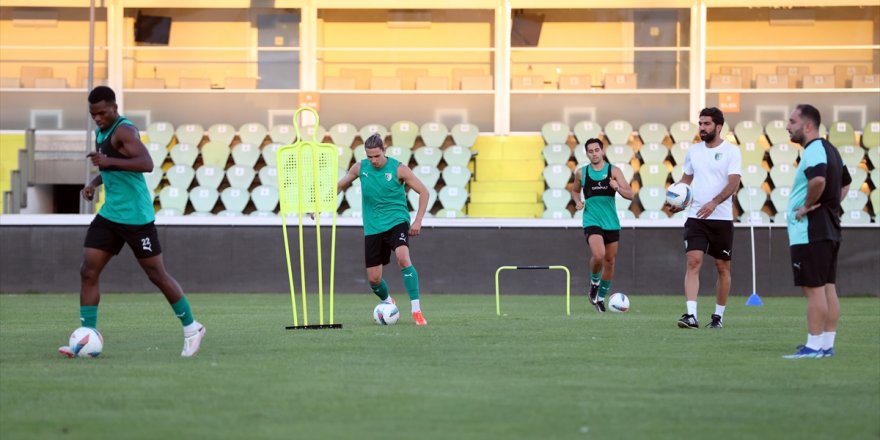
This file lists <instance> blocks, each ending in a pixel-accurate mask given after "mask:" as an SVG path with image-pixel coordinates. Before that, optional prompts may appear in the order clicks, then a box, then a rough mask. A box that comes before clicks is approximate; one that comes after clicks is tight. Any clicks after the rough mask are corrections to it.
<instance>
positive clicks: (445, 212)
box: [434, 209, 467, 218]
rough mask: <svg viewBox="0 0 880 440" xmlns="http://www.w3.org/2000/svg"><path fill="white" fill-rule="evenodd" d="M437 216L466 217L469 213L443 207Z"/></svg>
mask: <svg viewBox="0 0 880 440" xmlns="http://www.w3.org/2000/svg"><path fill="white" fill-rule="evenodd" d="M434 217H435V218H466V217H467V215H466V214H465V213H463V212H461V211H456V210H454V209H441V210H439V211H437V214H435V215H434Z"/></svg>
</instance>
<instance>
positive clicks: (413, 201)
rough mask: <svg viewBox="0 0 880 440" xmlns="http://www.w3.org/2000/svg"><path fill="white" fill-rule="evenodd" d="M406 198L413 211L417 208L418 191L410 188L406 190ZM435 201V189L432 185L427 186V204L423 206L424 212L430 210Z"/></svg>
mask: <svg viewBox="0 0 880 440" xmlns="http://www.w3.org/2000/svg"><path fill="white" fill-rule="evenodd" d="M406 200H407V201H408V202H409V206H410V207H411V208H412V209H413V210H414V211H415V210H417V209H419V193H417V192H416V190H414V189H410V190H409V191H407V192H406ZM435 203H437V190H435V189H434V188H432V187H428V206H427V208H425V212H429V211H431V208H433V207H434V204H435Z"/></svg>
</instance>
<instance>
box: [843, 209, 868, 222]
mask: <svg viewBox="0 0 880 440" xmlns="http://www.w3.org/2000/svg"><path fill="white" fill-rule="evenodd" d="M840 222H841V223H843V224H845V225H864V224H868V223H871V215H870V214H868V213H867V212H865V211H862V210H854V211H844V213H843V215H842V216H840Z"/></svg>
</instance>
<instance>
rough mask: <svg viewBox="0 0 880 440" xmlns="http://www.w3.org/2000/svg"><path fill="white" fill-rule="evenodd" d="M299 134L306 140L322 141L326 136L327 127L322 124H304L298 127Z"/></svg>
mask: <svg viewBox="0 0 880 440" xmlns="http://www.w3.org/2000/svg"><path fill="white" fill-rule="evenodd" d="M300 136H301V137H302V138H303V140H306V141H312V140H313V141H316V142H319V143H321V142H324V138H325V137H326V136H327V129H326V128H324V127H322V126H320V125H319V126H317V127H315V126H314V125H306V126H305V127H301V128H300Z"/></svg>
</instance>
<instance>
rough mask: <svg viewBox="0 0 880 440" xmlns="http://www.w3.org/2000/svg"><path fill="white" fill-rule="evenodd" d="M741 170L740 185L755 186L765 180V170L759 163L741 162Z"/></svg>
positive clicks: (758, 185)
mask: <svg viewBox="0 0 880 440" xmlns="http://www.w3.org/2000/svg"><path fill="white" fill-rule="evenodd" d="M742 172H743V173H742V179H741V180H740V183H742V186H746V187H755V188H757V187H760V186H761V185H763V184H764V181H765V180H767V170H765V169H764V168H763V167H762V166H760V165H754V164H750V165H746V164H745V163H743V167H742Z"/></svg>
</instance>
